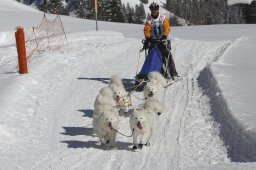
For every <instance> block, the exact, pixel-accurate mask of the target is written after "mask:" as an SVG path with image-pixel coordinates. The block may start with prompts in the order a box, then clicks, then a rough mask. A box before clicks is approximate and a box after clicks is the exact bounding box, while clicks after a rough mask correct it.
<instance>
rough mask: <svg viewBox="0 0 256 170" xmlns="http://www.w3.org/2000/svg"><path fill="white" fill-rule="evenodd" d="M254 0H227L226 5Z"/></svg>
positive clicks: (249, 2) (248, 2)
mask: <svg viewBox="0 0 256 170" xmlns="http://www.w3.org/2000/svg"><path fill="white" fill-rule="evenodd" d="M253 1H255V0H228V2H227V3H228V5H233V4H251V3H252V2H253Z"/></svg>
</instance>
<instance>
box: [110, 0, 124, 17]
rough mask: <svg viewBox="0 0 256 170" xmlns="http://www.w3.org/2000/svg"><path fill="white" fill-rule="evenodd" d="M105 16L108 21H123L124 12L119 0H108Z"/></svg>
mask: <svg viewBox="0 0 256 170" xmlns="http://www.w3.org/2000/svg"><path fill="white" fill-rule="evenodd" d="M106 2H107V9H108V10H106V16H107V19H108V21H112V22H125V17H124V15H125V13H124V11H123V9H122V4H121V0H108V1H106Z"/></svg>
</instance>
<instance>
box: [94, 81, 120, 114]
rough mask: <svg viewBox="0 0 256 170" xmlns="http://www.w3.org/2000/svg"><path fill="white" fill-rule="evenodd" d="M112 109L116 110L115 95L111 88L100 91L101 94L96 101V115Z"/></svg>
mask: <svg viewBox="0 0 256 170" xmlns="http://www.w3.org/2000/svg"><path fill="white" fill-rule="evenodd" d="M112 108H116V102H115V100H114V93H113V91H112V89H111V88H110V87H108V86H106V87H103V88H102V89H100V91H99V94H98V96H97V97H96V99H95V101H94V114H97V113H101V112H103V111H105V110H109V109H112Z"/></svg>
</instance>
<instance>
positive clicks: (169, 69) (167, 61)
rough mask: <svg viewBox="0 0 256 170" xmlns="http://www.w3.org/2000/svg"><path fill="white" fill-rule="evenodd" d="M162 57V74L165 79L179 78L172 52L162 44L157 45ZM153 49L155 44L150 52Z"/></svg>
mask: <svg viewBox="0 0 256 170" xmlns="http://www.w3.org/2000/svg"><path fill="white" fill-rule="evenodd" d="M157 46H158V48H159V50H160V52H161V55H162V62H163V65H162V69H161V73H162V75H163V76H164V77H169V76H171V77H172V78H173V77H175V76H178V73H177V71H176V67H175V63H174V60H173V57H172V53H171V50H169V49H167V48H166V46H164V45H162V44H157ZM152 48H153V44H152V45H151V47H150V48H149V51H150V50H151V49H152Z"/></svg>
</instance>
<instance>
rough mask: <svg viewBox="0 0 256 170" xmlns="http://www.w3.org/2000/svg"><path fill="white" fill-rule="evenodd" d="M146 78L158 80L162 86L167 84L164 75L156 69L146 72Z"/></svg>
mask: <svg viewBox="0 0 256 170" xmlns="http://www.w3.org/2000/svg"><path fill="white" fill-rule="evenodd" d="M148 80H149V81H151V82H155V81H156V82H158V83H160V84H161V85H162V87H163V88H165V86H166V85H167V80H166V79H165V78H164V76H163V75H162V74H161V73H159V72H157V71H152V72H150V73H149V74H148Z"/></svg>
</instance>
